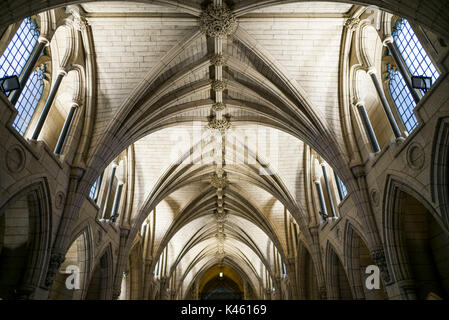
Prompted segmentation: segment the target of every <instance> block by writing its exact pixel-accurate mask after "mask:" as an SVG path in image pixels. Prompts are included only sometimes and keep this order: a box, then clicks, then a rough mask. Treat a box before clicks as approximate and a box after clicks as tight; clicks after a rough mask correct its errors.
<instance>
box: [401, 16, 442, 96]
mask: <svg viewBox="0 0 449 320" xmlns="http://www.w3.org/2000/svg"><path fill="white" fill-rule="evenodd" d="M393 38H394V41H395V43H396V46H397V47H398V49H399V52H400V53H401V55H402V57H403V58H404V61H405V63H406V64H407V66H408V68H409V70H410V73H411V74H412V75H414V76H427V77H431V78H432V83H435V81H437V79H438V78H439V76H440V74H439V73H438V71H437V69H436V68H435V66H434V65H433V63H432V61H431V60H430V58H429V56H428V55H427V53H426V51H425V50H424V48H423V46H422V45H421V42H419V40H418V37H417V36H416V34H415V32H414V31H413V29H412V27H411V25H410V23H409V22H408V21H407V20H406V19H402V20H400V21H399V22H397V23H396V25H395V30H394V32H393ZM422 94H423V95H424V94H425V92H423V91H422Z"/></svg>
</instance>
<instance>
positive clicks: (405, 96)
mask: <svg viewBox="0 0 449 320" xmlns="http://www.w3.org/2000/svg"><path fill="white" fill-rule="evenodd" d="M389 78H390V82H389V87H390V92H391V97H392V98H393V101H394V104H395V105H396V108H397V109H398V111H399V115H400V116H401V119H402V122H403V123H404V125H405V128H406V129H407V131H408V132H409V133H410V132H412V131H413V130H414V129H415V128H416V126H417V125H418V120H416V117H415V115H414V113H413V109H415V107H416V103H415V100H414V99H413V96H412V94H411V92H410V90H409V88H408V87H407V84H406V83H405V80H404V78H403V77H402V74H401V73H400V72H399V71H394V70H392V69H391V70H390V75H389Z"/></svg>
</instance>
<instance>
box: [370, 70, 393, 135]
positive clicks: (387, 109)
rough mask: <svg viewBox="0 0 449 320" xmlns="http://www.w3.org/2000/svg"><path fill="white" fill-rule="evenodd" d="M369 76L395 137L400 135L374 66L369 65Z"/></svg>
mask: <svg viewBox="0 0 449 320" xmlns="http://www.w3.org/2000/svg"><path fill="white" fill-rule="evenodd" d="M367 73H368V74H369V76H370V77H371V80H372V81H373V84H374V87H375V88H376V91H377V94H378V95H379V98H380V102H381V104H382V107H383V108H384V111H385V113H386V115H387V118H388V122H389V123H390V126H391V129H392V130H393V133H394V136H395V138H396V139H397V138H400V137H401V131H400V130H399V127H398V124H397V123H396V120H395V119H394V116H393V112H392V111H391V108H390V104H389V103H388V100H387V97H386V96H385V93H384V91H383V90H382V86H381V85H380V82H379V79H378V78H377V75H376V68H374V67H370V68H369V69H368V71H367Z"/></svg>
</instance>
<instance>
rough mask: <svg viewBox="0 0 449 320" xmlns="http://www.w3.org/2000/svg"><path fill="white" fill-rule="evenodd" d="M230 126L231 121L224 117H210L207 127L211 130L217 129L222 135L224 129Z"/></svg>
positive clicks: (224, 131)
mask: <svg viewBox="0 0 449 320" xmlns="http://www.w3.org/2000/svg"><path fill="white" fill-rule="evenodd" d="M230 127H231V123H230V122H229V120H228V119H227V118H224V119H216V118H214V119H211V120H210V121H209V124H208V128H209V129H212V130H218V131H219V132H220V133H221V135H224V134H225V133H226V130H228V129H229V128H230Z"/></svg>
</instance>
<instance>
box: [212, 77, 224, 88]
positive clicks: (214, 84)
mask: <svg viewBox="0 0 449 320" xmlns="http://www.w3.org/2000/svg"><path fill="white" fill-rule="evenodd" d="M224 89H226V82H224V81H223V80H214V81H212V90H214V91H223V90H224Z"/></svg>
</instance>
